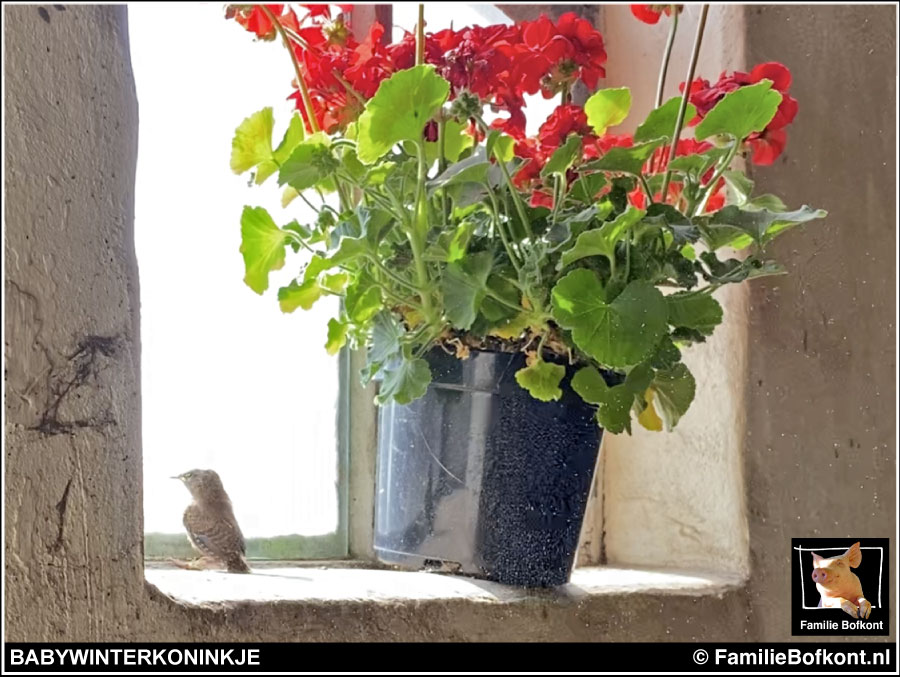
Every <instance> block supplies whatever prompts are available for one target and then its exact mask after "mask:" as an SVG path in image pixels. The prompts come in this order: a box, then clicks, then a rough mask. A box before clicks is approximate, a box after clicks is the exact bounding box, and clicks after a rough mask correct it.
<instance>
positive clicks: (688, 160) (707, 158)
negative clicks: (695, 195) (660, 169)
mask: <svg viewBox="0 0 900 677" xmlns="http://www.w3.org/2000/svg"><path fill="white" fill-rule="evenodd" d="M727 154H728V148H710V149H709V150H706V151H703V152H702V153H694V154H693V155H682V156H680V157H677V158H675V159H674V160H672V161H671V162H670V163H669V165H668V168H669V169H671V170H672V171H673V172H679V173H681V174H687V175H688V176H691V177H692V178H693V179H694V180H695V181H699V180H700V178H701V177H702V176H703V175H704V174H706V172H707V171H709V170H710V169H711V168H712V167H714V166H715V165H716V163H718V162H719V160H721V159H722V158H724V157H725V156H726V155H727Z"/></svg>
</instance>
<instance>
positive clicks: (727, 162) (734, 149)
mask: <svg viewBox="0 0 900 677" xmlns="http://www.w3.org/2000/svg"><path fill="white" fill-rule="evenodd" d="M739 145H740V139H735V140H734V143H732V144H731V148H729V149H728V155H726V156H725V159H724V161H723V162H722V164H720V165H719V168H718V169H716V172H715V174H713V176H712V178H711V179H710V181H709V183H708V184H706V190H705V191H704V193H703V197H702V198H701V200H700V202H699V203H698V204H697V208H696V209H692V210H691V211H693V212H694V213H693V214H690V216H695V215H696V214H702V213H703V210H704V209H706V203H707V202H708V201H709V198H710V197H712V194H713V191H715V189H716V184H717V183H718V182H719V179H721V178H722V174H724V173H725V170H726V169H728V165H730V164H731V161H732V160H733V159H734V156H735V153H737V149H738V146H739Z"/></svg>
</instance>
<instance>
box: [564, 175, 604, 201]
mask: <svg viewBox="0 0 900 677" xmlns="http://www.w3.org/2000/svg"><path fill="white" fill-rule="evenodd" d="M605 185H606V176H604V175H603V174H602V173H600V172H597V173H595V174H582V175H581V176H579V177H578V178H577V179H576V180H575V183H573V184H572V190H571V191H570V195H572V197H574V198H575V199H576V200H578V201H579V202H583V203H585V204H594V202H595V200H596V198H597V193H599V192H600V189H601V188H603V186H605Z"/></svg>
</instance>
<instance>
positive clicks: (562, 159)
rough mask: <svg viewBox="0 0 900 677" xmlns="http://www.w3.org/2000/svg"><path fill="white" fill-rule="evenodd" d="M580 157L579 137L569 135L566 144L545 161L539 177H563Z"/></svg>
mask: <svg viewBox="0 0 900 677" xmlns="http://www.w3.org/2000/svg"><path fill="white" fill-rule="evenodd" d="M580 157H581V137H579V136H578V135H576V134H570V135H569V137H568V138H567V139H566V142H565V143H564V144H563V145H561V146H560V147H559V148H557V149H556V150H555V151H553V155H551V156H550V159H549V160H547V164H545V165H544V168H543V169H541V176H551V175H553V174H562V175H565V173H566V172H567V171H569V167H571V166H572V163H573V162H575V160H576V159H578V158H580Z"/></svg>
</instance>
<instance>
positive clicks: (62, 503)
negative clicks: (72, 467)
mask: <svg viewBox="0 0 900 677" xmlns="http://www.w3.org/2000/svg"><path fill="white" fill-rule="evenodd" d="M71 488H72V478H71V477H70V478H69V481H68V482H66V488H65V489H64V490H63V495H62V498H60V499H59V503H57V504H56V512H57V514H58V518H57V520H58V524H57V531H56V540H55V541H54V542H53V545H51V546H50V547H49V548H47V552H58V551H59V550H60V548H62V546H63V530H64V529H65V526H66V507H67V506H68V504H69V489H71Z"/></svg>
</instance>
